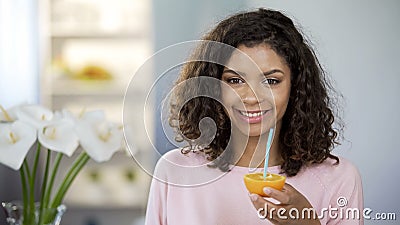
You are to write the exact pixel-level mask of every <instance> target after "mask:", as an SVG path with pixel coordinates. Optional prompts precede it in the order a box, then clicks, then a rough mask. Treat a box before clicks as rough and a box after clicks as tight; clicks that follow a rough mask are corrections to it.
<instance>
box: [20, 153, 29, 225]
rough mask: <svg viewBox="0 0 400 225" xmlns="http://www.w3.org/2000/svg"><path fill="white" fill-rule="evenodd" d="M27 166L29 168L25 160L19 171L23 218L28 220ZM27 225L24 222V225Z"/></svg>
mask: <svg viewBox="0 0 400 225" xmlns="http://www.w3.org/2000/svg"><path fill="white" fill-rule="evenodd" d="M25 166H27V163H26V160H24V164H23V165H22V168H21V169H20V170H19V172H20V174H21V185H22V201H23V217H24V218H28V207H27V205H28V189H27V184H26V174H25V168H24V167H25ZM25 224H27V222H25V220H24V225H25Z"/></svg>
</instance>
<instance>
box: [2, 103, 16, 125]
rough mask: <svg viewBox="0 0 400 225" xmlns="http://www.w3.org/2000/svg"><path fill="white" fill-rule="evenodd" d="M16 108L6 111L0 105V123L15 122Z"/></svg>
mask: <svg viewBox="0 0 400 225" xmlns="http://www.w3.org/2000/svg"><path fill="white" fill-rule="evenodd" d="M17 109H18V106H14V107H11V108H9V109H7V110H5V109H4V108H3V106H1V105H0V122H13V121H15V120H17Z"/></svg>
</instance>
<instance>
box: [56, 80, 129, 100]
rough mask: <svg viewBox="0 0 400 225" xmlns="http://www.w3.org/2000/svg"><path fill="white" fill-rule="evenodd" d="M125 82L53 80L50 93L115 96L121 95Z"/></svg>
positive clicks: (58, 94)
mask: <svg viewBox="0 0 400 225" xmlns="http://www.w3.org/2000/svg"><path fill="white" fill-rule="evenodd" d="M126 86H127V83H122V82H119V81H116V80H73V79H62V80H60V79H59V80H54V81H53V84H52V93H51V94H52V95H53V96H55V97H58V96H71V97H74V96H93V97H102V96H110V97H112V96H115V97H123V96H124V93H125V90H126Z"/></svg>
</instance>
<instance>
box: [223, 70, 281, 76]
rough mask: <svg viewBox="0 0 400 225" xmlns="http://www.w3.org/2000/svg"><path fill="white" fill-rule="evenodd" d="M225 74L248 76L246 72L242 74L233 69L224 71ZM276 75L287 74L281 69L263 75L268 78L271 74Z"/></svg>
mask: <svg viewBox="0 0 400 225" xmlns="http://www.w3.org/2000/svg"><path fill="white" fill-rule="evenodd" d="M223 73H233V74H236V75H240V76H244V77H245V76H247V74H246V73H245V72H240V71H236V70H231V69H224V71H223ZM274 73H281V74H285V73H284V72H283V71H282V70H280V69H273V70H269V71H266V72H263V73H262V74H263V75H264V76H268V75H271V74H274Z"/></svg>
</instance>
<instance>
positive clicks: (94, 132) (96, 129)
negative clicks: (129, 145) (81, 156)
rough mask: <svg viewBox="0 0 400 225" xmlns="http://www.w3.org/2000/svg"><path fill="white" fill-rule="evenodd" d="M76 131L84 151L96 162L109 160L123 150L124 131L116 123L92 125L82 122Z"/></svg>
mask: <svg viewBox="0 0 400 225" xmlns="http://www.w3.org/2000/svg"><path fill="white" fill-rule="evenodd" d="M75 131H76V133H77V135H78V137H79V140H80V144H81V146H82V147H83V149H84V150H85V151H86V153H87V154H88V155H89V156H90V157H91V158H92V159H93V160H95V161H96V162H104V161H107V160H109V159H110V158H111V157H112V155H113V154H114V153H115V152H116V151H118V150H120V149H121V145H122V137H123V136H122V130H121V129H120V128H119V127H118V126H117V125H116V124H114V123H108V122H103V123H97V124H91V123H90V122H88V121H81V122H79V123H78V124H77V126H76V127H75Z"/></svg>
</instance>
